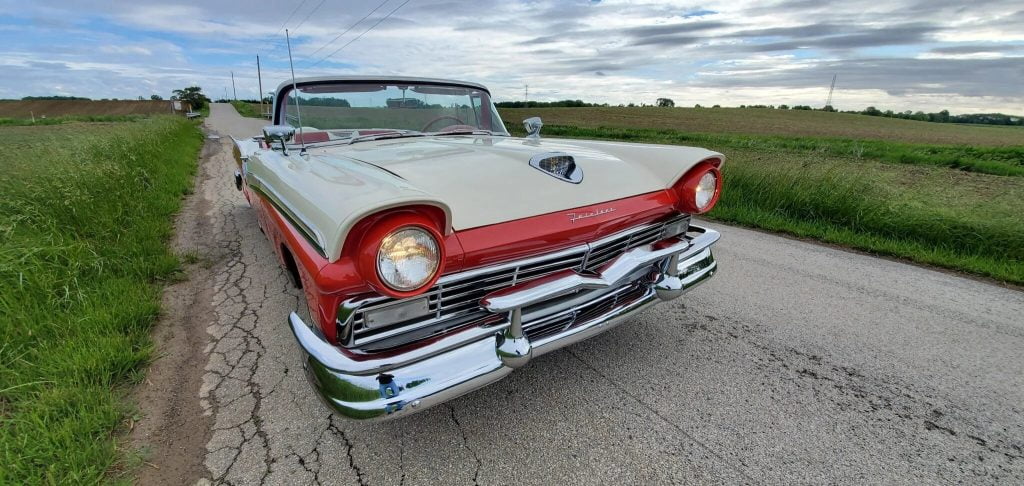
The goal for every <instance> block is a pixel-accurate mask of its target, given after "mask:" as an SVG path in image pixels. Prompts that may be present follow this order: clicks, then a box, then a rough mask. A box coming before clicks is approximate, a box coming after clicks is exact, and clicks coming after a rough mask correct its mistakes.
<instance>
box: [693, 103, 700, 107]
mask: <svg viewBox="0 0 1024 486" xmlns="http://www.w3.org/2000/svg"><path fill="white" fill-rule="evenodd" d="M693 107H694V108H701V106H700V103H697V104H696V105H693Z"/></svg>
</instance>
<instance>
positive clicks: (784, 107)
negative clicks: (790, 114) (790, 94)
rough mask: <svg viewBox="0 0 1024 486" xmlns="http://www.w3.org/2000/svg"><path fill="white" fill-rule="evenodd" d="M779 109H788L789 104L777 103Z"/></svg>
mask: <svg viewBox="0 0 1024 486" xmlns="http://www.w3.org/2000/svg"><path fill="white" fill-rule="evenodd" d="M779 109H780V110H788V109H789V105H779Z"/></svg>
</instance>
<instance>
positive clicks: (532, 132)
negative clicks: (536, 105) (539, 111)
mask: <svg viewBox="0 0 1024 486" xmlns="http://www.w3.org/2000/svg"><path fill="white" fill-rule="evenodd" d="M543 126H544V122H542V121H541V120H540V117H539V116H535V117H531V118H527V119H525V120H523V128H525V129H526V138H532V139H535V140H536V139H540V129H541V127H543Z"/></svg>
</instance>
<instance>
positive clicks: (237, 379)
mask: <svg viewBox="0 0 1024 486" xmlns="http://www.w3.org/2000/svg"><path fill="white" fill-rule="evenodd" d="M206 124H207V127H208V129H209V130H212V131H215V132H217V133H219V134H221V135H224V137H223V138H221V139H220V140H210V141H209V142H208V143H211V144H215V145H216V146H215V147H214V148H215V149H214V150H210V151H209V152H210V154H209V156H208V157H206V158H205V159H204V162H203V163H204V164H205V167H204V171H203V173H204V174H206V175H205V176H204V177H201V178H200V187H198V188H197V191H196V195H195V196H194V197H199V198H204V199H206V200H207V201H206V202H207V203H208V206H207V207H208V208H209V211H208V212H206V213H205V214H204V215H202V217H203V218H204V221H203V222H202V227H203V228H205V231H207V232H208V233H209V235H211V236H210V238H211V239H212V240H213V241H214V243H213V246H212V248H211V249H209V251H208V252H207V253H208V254H207V255H204V257H206V258H209V261H210V263H209V265H210V274H211V275H212V278H211V279H209V280H206V281H203V282H199V285H204V286H207V287H211V288H210V289H209V290H210V291H209V292H208V294H209V295H210V296H212V297H211V299H212V302H210V311H209V312H208V322H207V323H206V331H207V332H208V334H209V344H208V345H207V346H206V348H205V349H204V356H205V357H206V358H207V359H208V362H206V363H194V365H195V366H197V367H204V370H205V371H204V375H203V378H202V388H201V389H200V390H198V397H195V399H196V400H200V401H201V405H202V410H203V413H204V414H205V415H206V416H207V419H208V420H209V421H210V423H211V424H212V432H211V433H210V435H209V442H208V443H207V444H206V448H205V451H200V452H201V454H198V455H197V457H196V460H200V461H202V463H203V465H204V466H205V468H206V469H207V471H208V476H207V477H206V478H195V479H196V480H200V481H201V482H204V483H207V482H212V483H214V484H314V483H315V484H321V483H333V484H468V483H473V484H511V483H516V484H550V483H567V482H580V481H585V482H587V483H600V484H622V483H631V484H636V483H655V482H656V483H669V482H671V483H722V482H728V483H752V484H759V483H825V482H828V483H864V482H869V483H893V482H899V483H907V482H913V483H922V484H930V483H950V482H970V483H1020V482H1022V481H1024V450H1022V448H1024V360H1022V359H1021V357H1022V353H1024V352H1022V350H1024V319H1022V318H1021V316H1022V315H1024V293H1021V292H1020V291H1018V290H1013V289H1007V288H1002V287H999V286H996V285H993V284H990V283H986V282H980V281H977V280H973V279H968V278H963V277H960V276H957V275H952V274H950V273H947V272H940V271H935V270H931V269H925V268H920V267H916V266H912V265H907V264H903V263H898V262H893V261H890V260H886V259H879V258H874V257H870V256H866V255H861V254H857V253H851V252H847V251H843V250H839V249H834V248H829V247H825V246H821V245H816V244H813V243H807V242H802V241H796V240H792V239H787V238H782V237H778V236H773V235H769V234H764V233H760V232H756V231H750V230H746V229H740V228H734V227H729V226H723V225H717V224H711V225H710V226H711V227H713V228H715V229H718V230H719V231H721V232H722V234H723V237H722V240H721V242H720V243H719V244H718V245H717V246H716V256H717V257H718V260H719V263H720V266H721V271H720V273H719V274H718V275H717V276H716V277H715V278H714V279H712V281H711V282H710V283H708V284H707V285H705V286H703V287H701V288H700V289H698V290H696V291H694V292H693V293H691V294H688V295H687V296H684V297H683V298H682V299H680V300H678V301H674V302H671V303H666V304H663V305H660V306H658V307H655V308H654V309H652V310H651V311H648V312H646V313H644V314H642V315H640V316H638V317H637V318H636V319H635V320H634V322H631V323H628V324H624V325H622V326H620V327H619V328H617V329H615V330H613V331H610V332H608V333H605V334H603V335H600V336H598V337H596V338H594V339H592V340H589V341H586V342H583V343H580V344H578V345H575V346H572V347H570V348H567V349H565V350H562V351H560V352H555V353H551V354H549V355H546V356H543V357H541V358H539V359H536V360H534V361H533V362H531V363H530V364H529V365H528V366H527V367H525V368H523V369H521V370H519V371H517V372H516V373H513V374H512V375H511V376H509V377H508V378H507V379H505V380H503V381H500V382H498V383H496V384H494V385H492V386H490V387H487V388H485V389H482V390H479V391H477V392H474V393H471V394H468V395H465V396H463V397H461V398H458V399H456V400H454V401H452V402H450V403H448V404H445V405H441V406H438V407H435V408H432V409H430V410H427V411H424V412H422V413H419V414H416V415H413V416H410V417H408V418H406V419H402V420H397V421H390V422H385V423H378V424H364V423H354V422H348V421H345V420H344V419H338V418H334V417H332V416H331V415H330V414H329V413H328V411H327V409H326V408H325V407H324V406H323V405H322V404H321V403H320V402H319V401H318V400H317V398H316V397H315V396H314V393H313V391H312V390H311V389H310V387H309V386H308V385H307V383H306V380H305V377H304V375H303V373H302V369H301V365H300V362H299V354H298V350H297V348H296V345H295V343H294V341H293V338H292V336H291V332H290V330H289V329H288V327H287V326H286V325H285V319H286V317H287V315H288V313H289V312H290V311H292V310H294V309H296V308H301V309H305V305H304V303H303V302H302V301H301V296H300V293H299V291H297V290H296V289H294V288H293V287H292V286H291V285H290V284H289V281H288V279H287V278H286V275H285V272H284V271H283V270H282V269H281V268H280V267H279V265H278V264H277V261H276V259H275V257H274V255H273V253H272V250H271V247H270V245H269V243H268V242H267V240H266V238H265V237H264V236H263V235H262V234H261V233H260V232H259V230H258V227H257V225H256V219H255V214H254V212H253V211H252V210H251V209H250V208H249V207H248V205H247V204H246V202H245V200H244V198H243V197H242V195H241V194H240V193H239V192H237V191H236V190H235V188H234V186H233V181H232V171H233V169H234V161H233V159H232V157H231V151H230V143H231V142H230V140H229V139H228V138H227V137H226V135H228V134H234V135H236V136H246V135H252V134H254V133H257V131H258V130H259V127H260V126H262V125H263V124H264V122H263V121H261V120H253V119H243V118H241V117H239V116H238V115H237V114H236V113H235V112H234V109H233V108H231V107H230V105H219V104H215V105H213V107H212V110H211V116H210V117H209V119H207V121H206ZM726 190H728V188H726ZM181 396H182V397H184V399H190V398H189V397H188V395H187V394H181ZM154 459H155V460H156V461H157V463H158V464H159V460H160V458H154Z"/></svg>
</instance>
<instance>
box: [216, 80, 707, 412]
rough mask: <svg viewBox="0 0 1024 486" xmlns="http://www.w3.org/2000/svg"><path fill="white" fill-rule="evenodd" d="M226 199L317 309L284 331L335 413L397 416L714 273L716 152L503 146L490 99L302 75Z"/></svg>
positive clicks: (281, 99)
mask: <svg viewBox="0 0 1024 486" xmlns="http://www.w3.org/2000/svg"><path fill="white" fill-rule="evenodd" d="M275 100H276V101H275V106H274V111H273V117H274V125H271V126H268V127H266V128H265V129H264V133H263V136H262V137H254V138H253V139H250V140H239V141H236V158H237V161H238V164H239V169H238V171H237V172H236V173H235V183H236V185H237V186H238V188H239V189H240V190H242V191H244V194H245V197H246V198H247V199H248V200H249V202H250V203H251V204H252V206H253V207H254V208H255V209H256V212H257V219H258V221H259V225H260V228H261V229H262V230H263V232H264V233H265V234H266V235H267V237H268V238H269V239H270V241H271V243H272V244H273V247H274V249H275V250H276V252H277V255H278V257H279V259H280V262H281V264H282V265H283V266H284V268H286V269H287V270H288V274H289V275H291V277H292V278H293V280H294V283H295V285H297V286H300V287H301V288H302V289H303V291H304V293H305V297H306V302H307V303H308V306H309V313H310V319H311V322H308V323H307V322H305V321H304V320H303V319H302V317H300V315H299V314H297V313H292V314H291V315H290V316H289V317H288V323H289V326H290V327H291V330H292V332H293V333H294V335H295V338H296V340H297V341H298V344H299V348H300V349H301V350H302V353H303V364H304V367H305V370H306V375H307V377H308V379H309V381H310V383H311V384H312V386H313V388H314V389H315V390H316V391H317V393H318V394H319V395H320V396H321V397H322V398H323V399H324V401H325V402H326V403H327V404H328V405H329V406H330V407H331V408H332V409H333V410H334V411H335V412H336V413H338V414H340V415H342V416H344V417H349V418H354V419H381V418H392V417H396V416H402V415H406V414H409V413H412V412H415V411H418V410H423V409H425V408H428V407H430V406H432V405H436V404H438V403H442V402H444V401H447V400H450V399H452V398H454V397H456V396H459V395H462V394H464V393H466V392H469V391H471V390H475V389H477V388H480V387H483V386H485V385H487V384H489V383H492V382H494V381H496V380H498V379H501V378H502V377H504V376H506V375H508V374H509V373H510V372H512V371H513V370H514V369H516V368H519V367H522V366H524V365H526V364H527V363H528V362H529V361H530V359H531V358H532V357H536V356H538V355H540V354H543V353H547V352H549V351H552V350H555V349H558V348H561V347H563V346H566V345H569V344H572V343H575V342H578V341H580V340H582V339H586V338H589V337H591V336H593V335H595V334H597V333H599V332H602V331H605V330H607V329H609V328H611V327H613V326H615V325H617V324H619V323H621V322H623V321H624V320H627V319H629V318H630V317H632V316H634V315H635V314H637V313H639V312H641V311H643V310H644V309H646V308H648V307H649V306H651V305H653V304H655V303H657V302H659V301H666V300H671V299H675V298H677V297H679V296H680V295H682V294H683V293H684V292H686V291H687V290H690V289H691V288H693V287H695V286H696V285H698V284H700V283H702V282H704V281H706V280H707V279H708V278H709V277H711V276H712V275H713V274H714V273H715V270H716V263H715V259H714V257H713V256H712V253H711V245H712V244H713V243H715V242H716V241H717V240H718V238H719V234H718V233H717V232H715V231H713V230H710V229H705V228H701V227H697V226H694V225H691V224H690V216H691V215H693V214H699V213H703V212H706V211H708V210H710V209H711V208H712V206H714V205H715V202H716V201H717V200H718V195H719V192H720V190H721V177H720V173H719V168H720V167H721V165H722V162H723V160H724V159H723V157H722V155H721V154H719V153H715V152H711V151H708V150H704V149H699V148H690V147H678V146H664V145H648V144H633V143H616V142H600V141H581V140H571V141H570V140H551V139H544V140H542V139H540V137H539V133H538V132H539V130H540V127H541V122H540V120H539V119H537V118H531V119H528V120H526V122H525V124H526V128H527V131H528V135H527V136H526V137H525V138H517V137H512V136H509V134H508V132H507V131H506V128H505V125H504V124H503V123H502V120H501V118H500V117H499V116H498V112H497V110H495V108H494V105H493V104H492V102H491V99H490V93H489V92H488V90H487V88H485V87H483V86H481V85H479V84H475V83H470V82H462V81H446V80H439V79H421V78H391V77H387V78H384V77H329V78H307V79H299V80H295V81H292V82H287V83H284V84H282V85H281V86H280V87H278V89H277V93H276V96H275Z"/></svg>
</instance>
